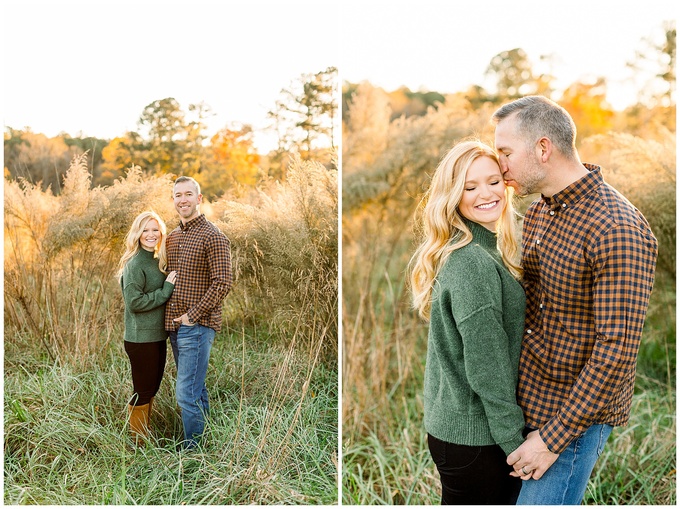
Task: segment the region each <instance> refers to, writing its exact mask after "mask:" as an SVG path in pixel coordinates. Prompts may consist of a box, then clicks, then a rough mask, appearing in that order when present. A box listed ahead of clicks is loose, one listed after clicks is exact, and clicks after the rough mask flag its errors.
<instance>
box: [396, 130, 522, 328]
mask: <svg viewBox="0 0 680 509" xmlns="http://www.w3.org/2000/svg"><path fill="white" fill-rule="evenodd" d="M479 157H488V158H490V159H493V160H494V161H495V162H496V164H499V162H498V155H497V154H496V152H494V150H493V149H492V148H491V147H489V146H487V145H485V144H484V143H482V142H481V141H479V140H466V141H462V142H460V143H458V144H456V145H455V146H454V147H453V148H452V149H451V150H449V152H448V153H447V154H446V155H445V156H444V158H443V159H442V160H441V162H440V163H439V166H437V169H436V170H435V173H434V175H433V177H432V181H431V182H430V187H429V189H428V190H427V192H426V193H425V195H424V196H423V199H422V200H421V202H420V204H419V206H418V209H417V211H416V221H415V223H416V225H417V226H420V230H421V232H420V237H421V238H423V239H424V240H423V241H422V243H421V244H420V246H419V247H418V249H417V250H416V252H415V253H414V255H413V257H412V258H411V261H410V262H409V267H410V269H411V270H410V285H411V293H412V298H413V308H414V309H416V310H417V311H418V314H419V315H420V316H421V317H422V318H424V319H426V320H427V319H429V317H430V308H431V305H432V288H433V286H434V282H435V278H436V277H437V273H438V272H439V269H440V268H441V267H442V266H443V265H444V262H445V261H446V259H447V258H448V256H449V255H450V254H451V253H452V252H453V251H455V250H456V249H460V248H461V247H463V246H465V245H467V244H469V243H470V242H471V241H472V232H471V231H470V229H469V228H468V227H467V226H466V225H465V223H464V222H463V216H462V215H461V214H460V212H459V211H458V206H459V205H460V201H461V198H462V196H463V192H464V191H465V178H466V176H467V172H468V169H469V168H470V166H471V165H472V163H473V162H474V161H475V160H476V159H477V158H479ZM499 167H500V164H499ZM512 191H513V189H512V188H511V187H509V186H506V188H505V196H506V200H505V207H504V208H503V211H502V212H501V215H500V217H499V218H498V222H497V223H496V233H497V237H498V250H499V251H500V254H501V257H502V259H503V262H504V263H505V265H506V267H507V268H508V270H509V271H510V272H511V273H512V275H513V276H514V277H516V278H517V279H519V278H521V276H522V269H521V267H520V264H519V257H520V249H519V242H518V238H517V224H516V213H515V209H514V206H513V204H512V199H513V192H512Z"/></svg>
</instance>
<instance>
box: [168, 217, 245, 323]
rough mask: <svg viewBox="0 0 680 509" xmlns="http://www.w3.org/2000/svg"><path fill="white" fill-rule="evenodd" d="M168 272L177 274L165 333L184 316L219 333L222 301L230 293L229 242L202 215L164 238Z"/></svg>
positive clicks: (169, 304) (181, 225) (169, 302)
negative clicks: (165, 240)
mask: <svg viewBox="0 0 680 509" xmlns="http://www.w3.org/2000/svg"><path fill="white" fill-rule="evenodd" d="M166 247H167V251H168V271H171V270H176V271H177V281H176V282H175V290H174V291H173V292H172V296H171V297H170V300H169V301H168V303H167V305H166V308H165V330H175V329H176V328H177V327H178V326H179V325H178V324H176V323H174V322H173V319H174V318H179V317H180V316H182V315H183V314H184V313H187V314H188V316H189V320H190V321H191V322H194V323H199V324H201V325H203V326H205V327H210V328H211V329H214V330H215V331H216V332H219V331H220V329H221V327H222V301H223V300H224V298H225V297H226V296H227V294H228V293H229V290H230V289H231V282H232V275H231V251H230V244H229V239H227V237H226V236H225V235H224V233H222V232H221V231H220V230H219V229H218V228H217V227H216V226H215V225H214V224H212V223H211V222H210V221H208V220H207V219H206V218H205V216H204V215H203V214H201V215H200V216H198V217H197V218H194V219H192V220H191V221H188V222H187V223H186V224H181V223H180V225H179V226H178V227H177V228H175V229H174V230H173V231H172V232H171V233H170V235H168V239H167V243H166Z"/></svg>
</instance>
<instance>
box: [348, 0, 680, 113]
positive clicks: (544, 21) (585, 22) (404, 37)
mask: <svg viewBox="0 0 680 509" xmlns="http://www.w3.org/2000/svg"><path fill="white" fill-rule="evenodd" d="M679 4H680V2H677V0H618V1H616V0H612V1H609V0H575V1H565V0H554V1H551V0H541V1H538V0H515V1H509V0H503V1H500V0H486V1H485V0H480V1H478V2H472V1H462V2H461V1H431V0H418V1H409V2H405V1H402V0H392V1H389V2H388V1H383V0H373V1H369V0H359V1H357V0H345V1H344V2H343V6H344V8H343V9H342V11H341V18H342V36H341V40H342V60H341V66H340V69H341V76H342V79H343V80H346V81H349V82H351V83H358V82H360V81H363V80H367V81H369V82H371V83H372V84H373V85H376V86H380V87H382V88H385V89H386V90H395V89H397V88H399V87H400V86H402V85H405V86H407V87H408V88H409V89H411V90H413V91H417V90H419V89H421V88H424V89H427V90H435V91H437V92H441V93H451V92H457V91H462V90H465V89H467V88H468V86H469V85H472V84H477V85H481V86H484V87H485V88H491V87H493V86H494V83H493V81H491V82H490V81H489V79H486V80H485V77H484V72H485V70H486V68H487V67H488V65H489V62H490V61H491V59H492V58H493V57H494V56H495V55H497V54H498V53H500V52H502V51H505V50H511V49H514V48H518V47H519V48H522V49H524V50H525V51H526V52H527V54H528V57H529V60H530V61H531V62H532V63H533V64H534V68H535V69H536V70H541V71H544V72H545V71H548V70H549V69H548V68H546V67H544V66H543V62H541V61H540V57H541V56H542V55H550V54H552V55H553V68H552V74H553V75H554V76H556V77H557V78H558V81H557V83H556V84H557V86H558V88H566V87H567V86H569V85H570V84H571V83H573V82H574V81H576V80H579V79H586V78H589V77H594V76H605V77H607V78H608V81H609V82H610V85H609V87H608V91H609V93H608V98H609V99H610V102H611V104H612V105H613V106H614V107H615V108H622V107H625V106H626V105H627V103H628V102H629V101H634V99H635V89H636V86H635V85H634V84H633V83H632V82H628V81H627V80H628V78H629V77H630V76H631V72H630V70H628V69H627V68H626V62H627V61H629V60H632V59H633V58H634V55H635V50H636V49H639V48H640V40H641V39H642V38H643V37H649V36H651V35H652V34H654V31H655V29H658V28H659V27H660V26H661V25H662V22H663V21H664V20H670V19H677V14H678V7H677V5H679Z"/></svg>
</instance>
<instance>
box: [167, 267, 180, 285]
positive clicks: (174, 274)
mask: <svg viewBox="0 0 680 509" xmlns="http://www.w3.org/2000/svg"><path fill="white" fill-rule="evenodd" d="M165 280H166V281H167V282H168V283H171V284H173V285H174V284H175V281H176V280H177V271H176V270H173V271H171V272H170V273H169V274H168V277H166V278H165Z"/></svg>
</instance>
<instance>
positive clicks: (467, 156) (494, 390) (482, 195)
mask: <svg viewBox="0 0 680 509" xmlns="http://www.w3.org/2000/svg"><path fill="white" fill-rule="evenodd" d="M511 190H512V188H506V186H505V183H504V182H503V176H502V174H501V170H500V166H499V161H498V156H497V155H496V153H495V152H494V151H493V150H492V149H491V148H490V147H488V146H486V145H484V144H483V143H481V142H479V141H474V140H472V141H470V140H468V141H463V142H461V143H459V144H457V145H456V146H454V147H453V148H452V149H451V150H450V151H449V152H448V153H447V154H446V156H445V157H444V158H443V159H442V161H441V163H440V164H439V166H438V167H437V169H436V171H435V174H434V176H433V177H432V181H431V184H430V188H429V190H428V191H427V193H426V195H425V197H424V198H423V202H422V203H421V208H420V216H421V217H420V220H419V224H420V226H421V227H422V230H423V232H422V233H423V237H424V240H423V241H422V243H421V244H420V246H419V247H418V249H417V250H416V252H415V254H414V255H413V258H412V260H411V264H410V268H411V272H410V283H411V290H412V293H413V305H414V308H415V309H416V310H417V311H418V313H419V314H420V316H421V317H422V318H424V319H427V320H429V325H430V327H429V333H428V346H427V361H426V367H425V382H424V413H425V429H426V431H427V433H428V445H429V448H430V453H431V454H432V459H433V460H434V462H435V464H436V466H437V469H438V471H439V474H440V478H441V484H442V504H514V503H515V501H516V499H517V495H518V493H519V490H520V487H521V481H520V480H519V479H517V478H515V477H511V476H510V473H511V472H512V467H511V466H509V465H508V464H507V463H506V457H507V455H508V454H510V453H511V452H512V451H514V450H515V449H516V448H517V447H518V446H519V445H521V444H522V443H523V441H524V439H523V437H522V431H523V428H524V417H523V415H522V410H521V409H520V407H519V406H518V405H517V402H516V399H515V386H516V385H517V369H518V362H519V353H520V342H521V339H522V329H523V325H524V310H525V295H524V291H523V289H522V286H521V284H520V283H519V278H520V277H521V269H520V267H519V264H518V261H517V260H518V258H519V248H518V239H517V237H516V227H515V220H516V218H515V213H514V211H513V206H512V203H511V200H512V194H511Z"/></svg>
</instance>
